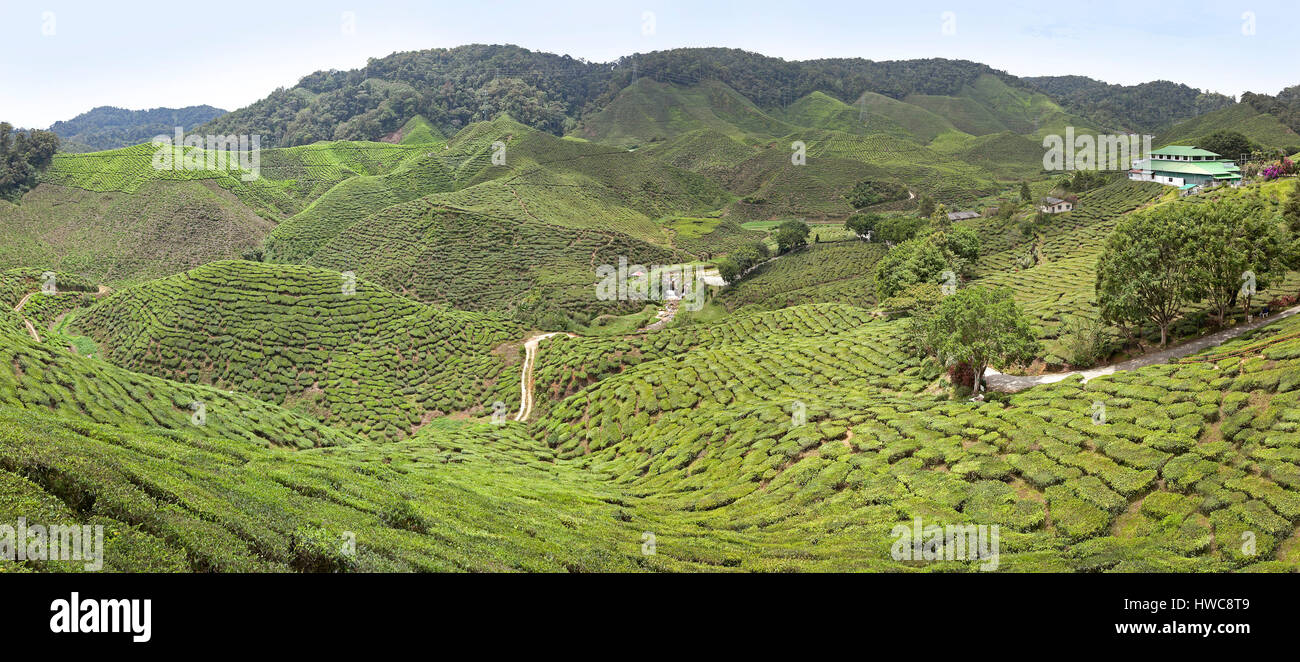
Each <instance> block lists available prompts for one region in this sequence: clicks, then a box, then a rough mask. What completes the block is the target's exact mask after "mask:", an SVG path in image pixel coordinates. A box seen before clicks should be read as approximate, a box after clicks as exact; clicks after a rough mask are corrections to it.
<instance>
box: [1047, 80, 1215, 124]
mask: <svg viewBox="0 0 1300 662" xmlns="http://www.w3.org/2000/svg"><path fill="white" fill-rule="evenodd" d="M1022 80H1024V81H1025V82H1027V83H1029V84H1031V85H1033V86H1034V87H1036V88H1038V89H1040V90H1042V91H1043V92H1046V93H1047V94H1049V95H1051V96H1052V97H1054V98H1055V99H1056V101H1057V103H1060V104H1061V105H1062V106H1063V107H1064V108H1065V109H1066V110H1068V111H1070V112H1072V113H1076V114H1078V115H1081V116H1083V117H1086V118H1088V119H1090V120H1092V121H1094V122H1096V123H1097V124H1100V125H1102V126H1113V127H1116V128H1119V129H1124V130H1128V131H1143V132H1155V131H1158V130H1160V129H1161V128H1165V127H1168V126H1169V125H1170V124H1172V123H1174V122H1177V121H1180V120H1185V119H1190V118H1192V117H1196V116H1197V115H1202V114H1205V113H1208V112H1212V111H1215V110H1220V109H1222V108H1227V107H1228V106H1231V105H1233V104H1234V103H1235V101H1234V100H1233V99H1232V97H1228V96H1224V95H1222V94H1217V93H1214V92H1202V91H1200V90H1197V89H1196V88H1194V87H1188V86H1186V85H1183V84H1181V83H1172V82H1170V81H1167V80H1157V81H1152V82H1150V83H1142V84H1140V85H1112V84H1110V83H1104V82H1102V81H1099V80H1095V79H1092V78H1088V77H1087V76H1038V77H1032V78H1024V79H1022Z"/></svg>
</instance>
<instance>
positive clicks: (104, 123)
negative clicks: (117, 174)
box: [50, 106, 226, 152]
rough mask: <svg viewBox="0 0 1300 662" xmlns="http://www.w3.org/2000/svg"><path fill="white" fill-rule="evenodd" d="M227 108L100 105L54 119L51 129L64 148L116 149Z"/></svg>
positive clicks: (192, 125)
mask: <svg viewBox="0 0 1300 662" xmlns="http://www.w3.org/2000/svg"><path fill="white" fill-rule="evenodd" d="M225 114H226V111H224V110H222V109H220V108H213V107H212V106H189V107H186V108H153V109H150V110H127V109H125V108H115V107H113V106H100V107H98V108H95V109H93V110H90V111H89V112H85V113H82V114H80V115H78V116H76V117H74V118H72V119H70V120H65V121H62V122H55V123H54V124H53V125H52V126H51V127H50V131H53V132H54V133H55V134H57V135H58V136H59V138H60V139H61V140H62V141H63V150H62V151H65V152H91V151H99V150H105V149H117V148H119V147H129V146H131V145H138V144H140V143H143V142H148V141H149V139H150V138H153V137H154V136H157V135H160V134H167V135H171V133H172V132H173V131H175V128H176V127H178V126H179V127H182V128H183V129H184V130H186V131H189V130H190V129H193V128H195V127H197V126H199V125H200V124H203V123H205V122H208V121H210V120H212V119H213V118H215V117H220V116H221V115H225Z"/></svg>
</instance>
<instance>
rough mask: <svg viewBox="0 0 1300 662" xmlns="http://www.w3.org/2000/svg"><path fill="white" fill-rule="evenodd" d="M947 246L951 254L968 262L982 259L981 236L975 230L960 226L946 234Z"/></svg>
mask: <svg viewBox="0 0 1300 662" xmlns="http://www.w3.org/2000/svg"><path fill="white" fill-rule="evenodd" d="M944 240H945V246H946V248H947V249H948V251H949V252H950V253H952V254H953V255H955V256H956V257H959V258H961V259H962V260H965V261H967V262H974V261H975V260H978V259H979V257H980V236H979V233H978V232H976V231H975V230H974V229H973V228H971V227H969V226H965V225H959V226H956V227H954V228H953V229H951V230H949V231H948V232H946V233H945V234H944Z"/></svg>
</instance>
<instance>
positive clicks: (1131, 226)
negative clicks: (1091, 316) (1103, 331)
mask: <svg viewBox="0 0 1300 662" xmlns="http://www.w3.org/2000/svg"><path fill="white" fill-rule="evenodd" d="M1183 206H1185V205H1178V204H1172V205H1164V206H1160V207H1155V208H1153V209H1150V210H1147V211H1143V212H1137V213H1134V214H1130V215H1129V216H1127V217H1125V218H1124V219H1123V220H1122V221H1120V223H1119V225H1118V226H1117V227H1116V228H1115V230H1114V232H1112V233H1111V235H1110V237H1109V238H1108V239H1107V240H1106V245H1105V248H1104V249H1103V251H1102V255H1101V259H1100V261H1099V262H1098V264H1097V302H1098V305H1099V306H1100V308H1101V316H1102V319H1103V320H1104V321H1106V322H1107V323H1109V324H1115V325H1117V326H1119V327H1120V328H1121V329H1123V330H1125V332H1126V333H1128V334H1129V335H1130V337H1132V336H1133V335H1134V334H1133V333H1132V330H1133V329H1135V328H1138V327H1140V325H1141V324H1142V323H1143V322H1145V321H1149V322H1151V323H1153V324H1155V325H1156V327H1158V328H1159V329H1160V345H1161V346H1162V347H1163V346H1164V345H1165V344H1166V343H1167V342H1168V339H1169V325H1170V324H1172V323H1173V322H1174V320H1176V319H1177V318H1178V315H1179V311H1180V310H1181V309H1182V307H1183V304H1184V303H1186V302H1187V301H1188V300H1189V298H1190V297H1192V296H1193V292H1194V286H1195V283H1194V279H1193V266H1192V255H1191V253H1192V252H1193V251H1192V245H1191V242H1190V241H1189V235H1190V230H1189V228H1188V227H1187V226H1186V224H1185V223H1184V218H1183V211H1182V209H1181V207H1183Z"/></svg>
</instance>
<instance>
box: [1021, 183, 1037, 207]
mask: <svg viewBox="0 0 1300 662" xmlns="http://www.w3.org/2000/svg"><path fill="white" fill-rule="evenodd" d="M1033 199H1034V194H1033V193H1030V192H1029V182H1025V181H1022V182H1020V201H1021V202H1032V201H1033Z"/></svg>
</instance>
